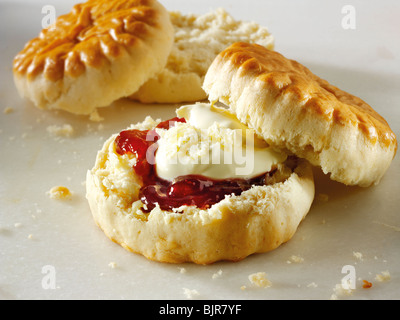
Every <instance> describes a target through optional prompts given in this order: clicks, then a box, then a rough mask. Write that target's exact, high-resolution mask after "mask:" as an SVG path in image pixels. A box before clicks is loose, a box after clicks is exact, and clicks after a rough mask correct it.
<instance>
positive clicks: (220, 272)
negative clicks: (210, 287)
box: [212, 269, 222, 279]
mask: <svg viewBox="0 0 400 320" xmlns="http://www.w3.org/2000/svg"><path fill="white" fill-rule="evenodd" d="M221 275H222V270H221V269H220V270H219V271H218V272H216V273H214V274H213V275H212V278H213V279H217V278H219V277H220V276H221Z"/></svg>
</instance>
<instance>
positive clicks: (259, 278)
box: [249, 272, 272, 288]
mask: <svg viewBox="0 0 400 320" xmlns="http://www.w3.org/2000/svg"><path fill="white" fill-rule="evenodd" d="M249 280H250V282H251V283H252V284H253V285H255V286H256V287H260V288H268V287H270V286H271V285H272V283H271V281H269V280H268V279H267V274H266V273H265V272H257V273H253V274H251V275H249Z"/></svg>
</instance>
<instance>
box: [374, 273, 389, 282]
mask: <svg viewBox="0 0 400 320" xmlns="http://www.w3.org/2000/svg"><path fill="white" fill-rule="evenodd" d="M375 280H377V281H379V282H384V281H389V280H390V273H389V271H383V272H381V273H379V274H377V275H376V276H375Z"/></svg>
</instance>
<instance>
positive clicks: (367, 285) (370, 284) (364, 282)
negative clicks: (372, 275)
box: [363, 280, 372, 289]
mask: <svg viewBox="0 0 400 320" xmlns="http://www.w3.org/2000/svg"><path fill="white" fill-rule="evenodd" d="M371 287H372V283H371V282H369V281H367V280H363V288H364V289H369V288H371Z"/></svg>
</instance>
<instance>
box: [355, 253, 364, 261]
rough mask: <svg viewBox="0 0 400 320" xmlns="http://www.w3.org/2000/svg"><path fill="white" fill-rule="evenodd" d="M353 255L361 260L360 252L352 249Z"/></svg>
mask: <svg viewBox="0 0 400 320" xmlns="http://www.w3.org/2000/svg"><path fill="white" fill-rule="evenodd" d="M353 256H354V257H355V258H357V259H358V260H360V261H363V255H362V253H361V252H355V251H353Z"/></svg>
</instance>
